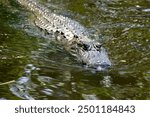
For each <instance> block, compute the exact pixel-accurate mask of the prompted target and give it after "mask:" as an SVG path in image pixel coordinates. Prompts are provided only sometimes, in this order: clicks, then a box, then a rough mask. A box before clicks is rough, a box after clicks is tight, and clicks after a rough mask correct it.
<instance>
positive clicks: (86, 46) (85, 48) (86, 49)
mask: <svg viewBox="0 0 150 117" xmlns="http://www.w3.org/2000/svg"><path fill="white" fill-rule="evenodd" d="M77 45H78V47H81V48H83V50H85V51H88V50H89V47H90V46H89V45H87V44H80V43H78V44H77Z"/></svg>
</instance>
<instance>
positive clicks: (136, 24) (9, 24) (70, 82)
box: [0, 0, 150, 100]
mask: <svg viewBox="0 0 150 117" xmlns="http://www.w3.org/2000/svg"><path fill="white" fill-rule="evenodd" d="M40 3H41V4H43V5H44V6H45V7H47V8H49V10H51V11H52V12H54V13H56V14H61V15H64V16H66V17H70V18H71V19H73V20H75V21H78V22H79V23H80V24H82V25H83V26H84V27H85V28H87V30H88V31H89V32H90V33H91V35H92V36H93V38H94V39H96V40H97V41H99V42H101V43H104V47H105V48H106V49H107V51H108V54H109V57H110V59H111V61H112V64H113V66H112V68H111V69H110V70H108V71H107V72H94V71H92V70H89V69H86V68H84V67H83V66H82V65H81V64H80V63H78V61H77V60H76V59H75V58H73V57H72V56H71V55H70V54H69V53H68V52H66V51H65V50H64V48H63V46H62V45H61V44H58V43H55V42H52V41H51V40H49V39H53V38H54V37H53V36H52V35H47V34H45V32H44V31H41V30H39V29H38V28H36V27H34V25H33V22H34V15H33V14H32V13H31V12H29V11H28V10H26V9H25V8H23V7H21V6H19V5H18V4H17V2H16V1H15V0H6V1H5V2H4V1H3V0H0V82H1V83H5V82H9V81H14V80H15V81H16V82H14V83H8V84H5V85H0V90H1V91H0V99H13V100H14V99H42V100H43V99H50V100H51V99H150V60H149V58H150V1H149V0H136V1H135V0H76V1H73V0H51V1H49V0H40Z"/></svg>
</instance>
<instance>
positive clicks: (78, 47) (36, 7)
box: [17, 0, 111, 70]
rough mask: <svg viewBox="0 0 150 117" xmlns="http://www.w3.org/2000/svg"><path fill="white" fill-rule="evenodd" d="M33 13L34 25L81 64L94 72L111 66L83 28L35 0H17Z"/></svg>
mask: <svg viewBox="0 0 150 117" xmlns="http://www.w3.org/2000/svg"><path fill="white" fill-rule="evenodd" d="M17 1H18V2H19V3H20V4H21V5H23V6H25V7H26V8H27V9H29V10H30V11H32V12H33V14H34V15H35V17H36V19H35V25H36V26H37V27H39V28H41V29H42V30H45V31H47V32H48V33H52V32H53V33H55V35H57V37H56V39H57V40H58V41H60V42H62V43H63V44H64V45H65V48H66V49H67V50H68V51H69V52H70V53H71V54H72V55H73V56H75V57H77V59H78V60H80V61H81V62H82V63H83V64H85V65H87V66H89V67H92V68H94V69H96V70H104V69H106V68H108V67H110V66H111V62H110V60H109V58H108V55H107V52H106V51H105V49H104V48H103V47H102V46H101V44H100V43H98V42H95V41H94V40H92V39H90V38H89V33H88V32H87V31H86V30H85V28H84V27H83V26H82V25H81V24H79V23H78V22H76V21H73V20H71V19H70V18H67V17H64V16H61V15H56V14H54V13H51V12H50V11H49V10H48V9H46V8H45V7H44V6H42V5H40V4H39V3H38V2H36V1H35V0H17Z"/></svg>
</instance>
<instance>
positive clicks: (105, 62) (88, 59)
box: [79, 43, 111, 71]
mask: <svg viewBox="0 0 150 117" xmlns="http://www.w3.org/2000/svg"><path fill="white" fill-rule="evenodd" d="M87 47H88V48H87ZM89 47H90V48H89ZM79 58H80V60H81V61H82V62H83V63H84V64H85V65H87V66H89V67H91V68H94V69H96V71H104V70H107V69H108V68H110V67H111V62H110V60H109V57H108V54H107V52H106V50H105V48H103V47H102V46H100V45H99V44H97V43H92V44H91V43H90V44H89V45H86V46H85V44H84V46H83V47H82V48H80V49H79Z"/></svg>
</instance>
